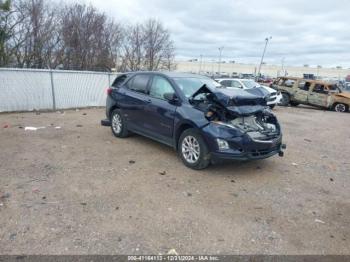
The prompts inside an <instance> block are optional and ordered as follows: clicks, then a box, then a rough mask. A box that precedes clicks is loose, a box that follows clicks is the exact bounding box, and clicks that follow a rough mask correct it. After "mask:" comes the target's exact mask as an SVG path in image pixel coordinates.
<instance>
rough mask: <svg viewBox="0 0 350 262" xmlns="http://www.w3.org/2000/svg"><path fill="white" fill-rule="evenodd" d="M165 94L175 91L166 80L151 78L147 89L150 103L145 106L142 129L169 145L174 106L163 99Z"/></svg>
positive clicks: (159, 77) (171, 134) (172, 127)
mask: <svg viewBox="0 0 350 262" xmlns="http://www.w3.org/2000/svg"><path fill="white" fill-rule="evenodd" d="M165 93H175V90H174V88H173V87H172V85H171V84H170V82H169V81H168V80H167V79H166V78H164V77H162V76H158V75H155V76H153V79H152V82H151V84H150V88H149V99H150V103H149V104H148V105H147V106H146V119H145V121H144V128H145V131H146V132H149V134H150V135H152V136H156V138H157V139H160V140H162V141H163V142H166V143H168V144H171V143H172V141H173V140H172V137H173V130H174V118H175V111H176V106H175V105H173V104H170V103H169V102H168V101H167V100H166V99H165V98H164V94H165Z"/></svg>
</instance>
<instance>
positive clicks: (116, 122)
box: [112, 114, 122, 134]
mask: <svg viewBox="0 0 350 262" xmlns="http://www.w3.org/2000/svg"><path fill="white" fill-rule="evenodd" d="M112 128H113V131H114V132H115V133H116V134H119V133H120V132H121V130H122V119H121V117H120V115H119V114H115V115H114V116H113V119H112Z"/></svg>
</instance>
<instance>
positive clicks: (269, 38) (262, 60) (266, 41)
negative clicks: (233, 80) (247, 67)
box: [258, 36, 272, 77]
mask: <svg viewBox="0 0 350 262" xmlns="http://www.w3.org/2000/svg"><path fill="white" fill-rule="evenodd" d="M271 39H272V36H270V37H266V38H265V47H264V52H263V54H262V56H261V61H260V65H259V70H258V77H259V76H260V70H261V65H262V63H263V62H264V56H265V52H266V47H267V43H268V42H269V40H271Z"/></svg>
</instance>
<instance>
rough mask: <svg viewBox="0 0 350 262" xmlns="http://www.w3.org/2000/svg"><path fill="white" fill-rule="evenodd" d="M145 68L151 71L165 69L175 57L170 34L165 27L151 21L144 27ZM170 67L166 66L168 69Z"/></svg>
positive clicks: (155, 21)
mask: <svg viewBox="0 0 350 262" xmlns="http://www.w3.org/2000/svg"><path fill="white" fill-rule="evenodd" d="M144 49H145V52H146V56H145V61H144V63H145V67H146V69H147V70H149V71H153V70H158V69H163V68H164V65H166V64H167V62H168V63H169V62H170V61H171V57H172V56H173V43H172V41H171V40H170V34H169V32H168V30H166V29H165V28H164V27H163V25H162V24H161V23H160V22H159V21H157V20H154V19H149V20H147V21H146V22H145V26H144ZM167 67H169V68H170V66H165V68H167Z"/></svg>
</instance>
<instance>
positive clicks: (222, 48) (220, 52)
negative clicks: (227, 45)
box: [218, 46, 224, 74]
mask: <svg viewBox="0 0 350 262" xmlns="http://www.w3.org/2000/svg"><path fill="white" fill-rule="evenodd" d="M222 50H224V47H223V46H221V47H219V69H218V71H219V74H221V55H222Z"/></svg>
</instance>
